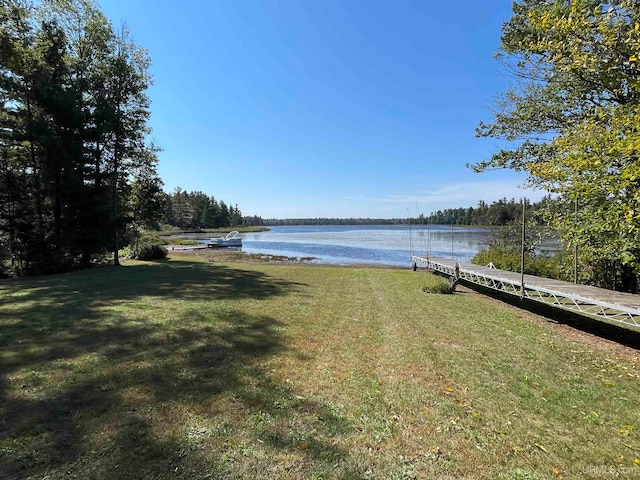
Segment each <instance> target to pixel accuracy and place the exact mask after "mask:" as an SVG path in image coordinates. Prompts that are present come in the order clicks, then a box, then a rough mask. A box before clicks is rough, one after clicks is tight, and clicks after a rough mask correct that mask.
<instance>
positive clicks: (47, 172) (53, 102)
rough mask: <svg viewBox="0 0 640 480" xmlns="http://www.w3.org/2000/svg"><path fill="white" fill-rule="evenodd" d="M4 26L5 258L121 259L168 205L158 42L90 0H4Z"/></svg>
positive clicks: (0, 69)
mask: <svg viewBox="0 0 640 480" xmlns="http://www.w3.org/2000/svg"><path fill="white" fill-rule="evenodd" d="M0 25H1V26H2V30H1V35H0V96H1V100H2V101H1V102H0V269H2V270H4V273H5V274H10V275H16V274H17V275H20V274H30V273H39V272H51V271H59V270H63V269H68V268H73V267H74V266H79V265H87V264H89V263H91V262H92V261H94V260H95V259H96V258H97V257H99V256H100V255H103V254H104V253H105V252H106V251H111V252H113V255H114V262H115V263H116V264H117V263H118V250H119V247H120V246H121V244H122V242H123V239H124V238H125V236H127V235H129V236H130V235H131V232H133V231H135V230H136V229H138V228H143V227H145V226H148V225H152V224H154V223H155V222H157V221H158V220H159V219H160V217H161V215H162V211H163V206H162V203H163V194H162V181H161V180H160V178H159V177H158V176H157V174H156V163H157V155H156V154H157V151H158V150H157V149H156V148H155V147H154V146H153V145H149V144H147V143H146V142H145V138H146V135H147V133H149V127H148V125H147V121H148V119H149V115H150V110H149V99H148V97H147V94H146V90H147V87H148V86H149V84H150V82H151V78H150V74H149V57H148V55H147V52H146V51H145V50H143V49H141V48H140V47H138V46H136V45H135V44H134V43H133V41H132V40H131V37H130V35H129V32H128V31H127V30H126V29H124V28H122V29H120V30H118V31H116V30H114V28H113V27H112V25H111V23H110V22H109V21H108V20H107V18H106V17H105V16H104V15H103V14H102V13H101V12H100V11H99V10H98V9H97V8H96V7H95V5H94V4H93V3H91V2H90V1H89V0H67V1H64V2H60V1H53V0H41V1H38V2H35V3H29V2H28V1H26V0H25V1H21V0H4V1H2V2H1V3H0Z"/></svg>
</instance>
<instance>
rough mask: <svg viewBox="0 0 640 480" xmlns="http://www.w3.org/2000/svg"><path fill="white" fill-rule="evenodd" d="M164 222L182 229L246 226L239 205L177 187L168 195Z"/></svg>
mask: <svg viewBox="0 0 640 480" xmlns="http://www.w3.org/2000/svg"><path fill="white" fill-rule="evenodd" d="M165 204H166V208H165V212H164V218H163V221H164V223H165V224H166V225H169V226H172V227H178V228H181V229H203V228H224V227H238V226H241V225H244V219H243V217H242V212H241V211H240V209H239V208H238V205H237V204H236V205H230V204H227V203H225V202H224V201H222V200H217V199H216V198H215V197H213V196H209V195H207V194H205V193H203V192H199V191H197V192H187V191H186V190H182V189H181V188H180V187H177V188H176V189H175V190H174V191H173V192H171V193H168V194H166V197H165Z"/></svg>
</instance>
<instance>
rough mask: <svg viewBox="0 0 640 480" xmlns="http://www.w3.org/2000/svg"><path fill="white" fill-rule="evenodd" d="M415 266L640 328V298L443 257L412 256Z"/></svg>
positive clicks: (639, 296)
mask: <svg viewBox="0 0 640 480" xmlns="http://www.w3.org/2000/svg"><path fill="white" fill-rule="evenodd" d="M411 259H412V261H413V262H414V265H415V266H422V267H426V268H428V269H431V270H435V271H437V272H440V273H443V274H445V275H449V276H455V277H458V278H459V279H461V280H465V281H467V282H470V283H474V284H476V285H481V286H483V287H487V288H491V289H494V290H498V291H501V292H505V293H509V294H511V295H516V296H519V297H523V298H527V299H530V300H535V301H537V302H542V303H545V304H547V305H553V306H555V307H558V308H564V309H566V310H571V311H573V312H576V313H580V314H583V315H588V316H590V317H595V318H598V319H600V320H607V321H610V322H615V323H621V324H623V325H625V326H631V327H635V328H640V295H635V294H632V293H622V292H615V291H612V290H606V289H604V288H598V287H591V286H588V285H578V284H575V283H570V282H563V281H561V280H553V279H550V278H544V277H537V276H535V275H524V288H522V275H521V274H520V273H516V272H508V271H505V270H499V269H497V268H492V267H481V266H479V265H474V264H472V263H465V262H457V261H455V260H450V259H447V258H442V257H422V256H418V255H412V256H411Z"/></svg>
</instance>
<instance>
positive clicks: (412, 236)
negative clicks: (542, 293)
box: [179, 225, 488, 265]
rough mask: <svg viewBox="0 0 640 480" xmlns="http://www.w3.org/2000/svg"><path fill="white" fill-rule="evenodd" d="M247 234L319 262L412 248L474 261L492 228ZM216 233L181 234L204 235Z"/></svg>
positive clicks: (402, 258) (259, 249)
mask: <svg viewBox="0 0 640 480" xmlns="http://www.w3.org/2000/svg"><path fill="white" fill-rule="evenodd" d="M270 228H271V230H270V231H267V232H255V233H244V234H242V251H244V252H247V253H264V254H269V255H279V256H287V257H294V258H309V257H313V258H314V260H313V262H315V263H329V264H351V263H373V264H381V265H410V264H411V259H410V255H411V253H413V254H415V255H434V256H440V257H448V258H454V259H456V260H459V261H469V260H470V259H471V258H472V257H473V256H474V255H475V254H476V253H477V252H478V251H480V250H481V249H482V248H483V246H484V245H485V241H486V236H487V232H488V230H486V229H483V228H468V227H453V228H452V227H451V226H447V225H431V226H427V225H424V226H422V225H412V226H411V228H409V227H408V226H407V225H355V226H354V225H321V226H317V225H309V226H287V227H280V226H278V227H270ZM211 236H212V235H211V234H206V233H204V234H203V233H197V234H182V235H179V237H180V238H190V239H196V240H202V241H205V240H206V239H208V238H210V237H211Z"/></svg>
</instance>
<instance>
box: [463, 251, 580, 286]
mask: <svg viewBox="0 0 640 480" xmlns="http://www.w3.org/2000/svg"><path fill="white" fill-rule="evenodd" d="M571 261H572V260H571V259H570V258H568V256H567V254H565V253H564V252H559V253H557V254H556V255H553V256H546V255H535V254H532V253H526V254H525V262H524V273H526V274H529V275H537V276H539V277H546V278H556V279H559V280H565V281H571V280H573V266H572V265H571V263H570V262H571ZM471 262H472V263H475V264H476V265H482V266H487V265H489V264H493V266H494V267H495V268H499V269H500V270H507V271H510V272H520V268H521V263H522V253H521V252H518V251H516V250H515V249H513V248H508V247H505V246H498V245H495V246H492V247H489V248H487V249H485V250H483V251H481V252H479V253H477V254H476V255H475V256H474V257H473V258H472V259H471Z"/></svg>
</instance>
